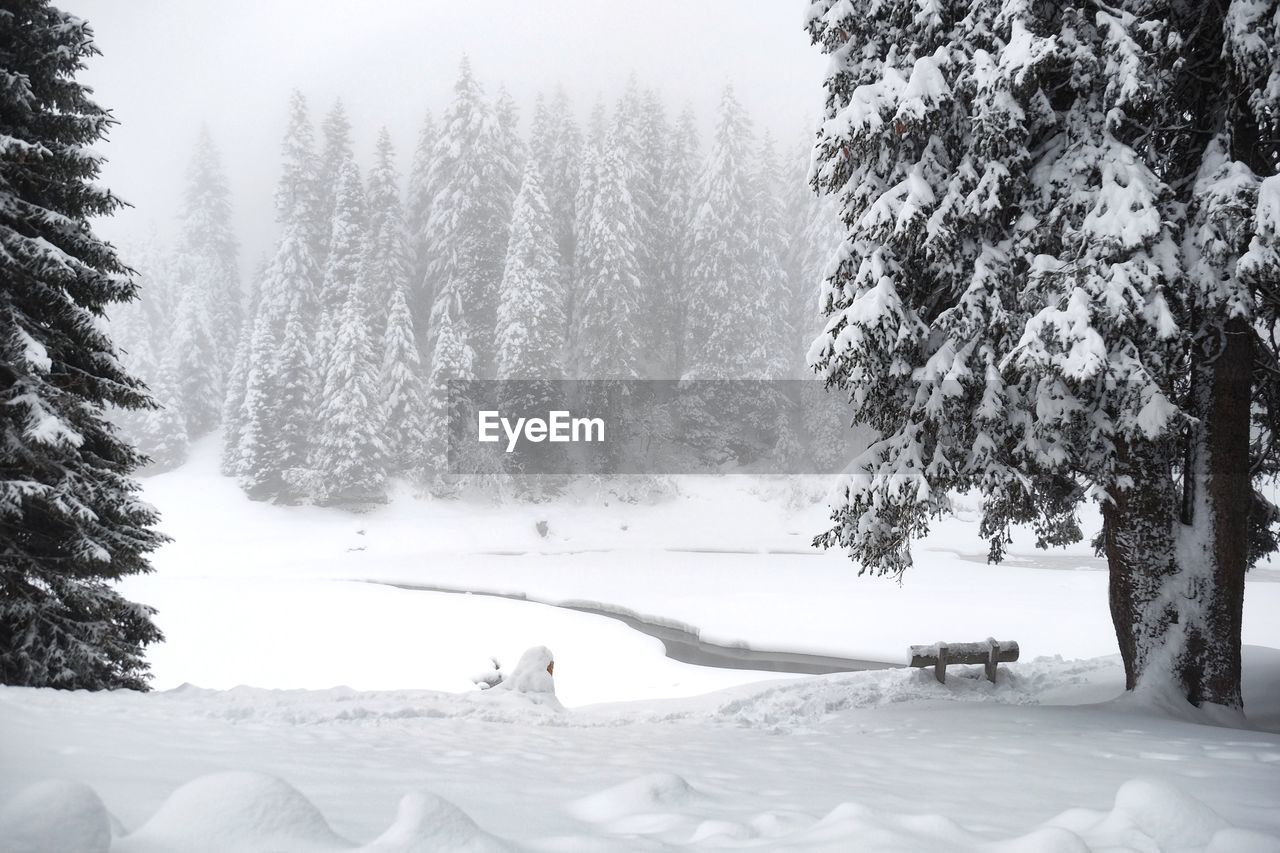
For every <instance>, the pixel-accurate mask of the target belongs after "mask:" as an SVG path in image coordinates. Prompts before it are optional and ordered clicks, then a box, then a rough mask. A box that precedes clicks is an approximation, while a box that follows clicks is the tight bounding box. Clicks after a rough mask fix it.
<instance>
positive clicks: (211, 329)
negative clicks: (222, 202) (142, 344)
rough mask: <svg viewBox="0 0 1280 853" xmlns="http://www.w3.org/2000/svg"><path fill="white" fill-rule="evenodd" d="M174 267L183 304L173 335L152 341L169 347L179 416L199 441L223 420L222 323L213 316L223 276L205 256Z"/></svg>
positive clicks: (179, 259) (180, 261) (188, 258)
mask: <svg viewBox="0 0 1280 853" xmlns="http://www.w3.org/2000/svg"><path fill="white" fill-rule="evenodd" d="M175 266H176V272H177V290H178V302H177V309H176V314H175V316H174V318H173V323H174V325H173V329H172V333H171V334H170V335H163V334H161V335H160V336H159V337H157V338H153V340H163V339H165V338H167V339H168V341H169V344H170V346H171V348H172V356H173V359H174V368H175V376H174V377H173V378H174V380H175V381H176V386H177V388H176V390H177V392H178V398H177V399H178V401H179V411H180V412H181V413H182V416H183V419H184V421H185V428H186V432H187V434H188V435H190V436H191V437H192V438H199V437H200V436H202V435H204V434H206V433H208V432H209V431H210V430H212V429H214V428H215V427H217V425H218V420H219V418H220V416H221V414H222V400H223V396H224V395H223V383H222V372H221V370H219V360H220V358H221V355H220V353H219V347H218V344H217V340H216V331H215V330H216V329H217V326H218V322H219V321H218V320H217V316H216V314H215V312H214V310H213V305H214V302H215V301H217V299H215V297H214V294H213V293H212V292H211V291H212V290H213V288H214V286H215V283H216V282H217V280H218V278H219V275H220V272H221V270H220V267H219V265H218V264H217V262H216V260H215V259H214V258H212V257H210V256H208V255H205V254H191V255H188V254H180V255H179V256H178V257H177V260H176V264H175ZM220 298H225V295H224V296H223V297H220ZM219 313H220V312H219Z"/></svg>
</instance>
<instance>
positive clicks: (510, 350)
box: [496, 160, 565, 379]
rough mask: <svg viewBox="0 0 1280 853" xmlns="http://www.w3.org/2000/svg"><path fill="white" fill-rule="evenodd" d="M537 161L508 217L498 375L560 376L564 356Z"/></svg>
mask: <svg viewBox="0 0 1280 853" xmlns="http://www.w3.org/2000/svg"><path fill="white" fill-rule="evenodd" d="M558 254H559V253H558V251H557V247H556V241H555V233H554V230H553V222H552V219H551V210H550V208H549V207H548V206H547V200H546V197H545V196H544V195H543V193H542V179H541V176H540V175H539V173H538V165H537V163H536V162H535V161H534V160H530V161H529V165H528V166H527V167H526V168H525V173H524V181H523V183H522V184H521V186H520V194H519V195H518V196H516V203H515V213H514V215H513V216H512V220H511V240H510V243H509V245H508V247H507V260H506V265H505V267H504V270H503V274H502V291H501V302H500V303H499V306H498V329H497V337H496V342H497V347H498V376H499V378H502V379H520V378H523V379H559V378H560V377H561V375H562V371H563V360H564V332H565V320H564V312H563V310H562V308H561V302H560V296H561V293H562V291H561V288H560V285H559V281H558V279H559V275H560V262H559V257H558Z"/></svg>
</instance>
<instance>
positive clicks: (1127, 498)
mask: <svg viewBox="0 0 1280 853" xmlns="http://www.w3.org/2000/svg"><path fill="white" fill-rule="evenodd" d="M1219 328H1220V329H1221V334H1220V335H1219V336H1218V338H1217V341H1216V342H1212V343H1210V345H1209V346H1210V347H1211V351H1208V352H1200V351H1198V352H1197V353H1196V354H1195V356H1194V358H1195V361H1196V362H1197V363H1196V364H1195V367H1194V371H1193V376H1194V377H1195V379H1194V382H1195V387H1194V388H1193V390H1192V401H1193V409H1194V414H1195V415H1196V416H1197V418H1198V419H1199V420H1198V423H1196V424H1195V425H1193V427H1192V429H1191V434H1190V436H1189V438H1188V441H1189V443H1190V453H1189V454H1188V459H1189V464H1188V465H1187V466H1186V470H1184V471H1183V489H1184V490H1185V493H1184V494H1180V493H1179V489H1178V483H1177V482H1176V481H1175V479H1174V476H1173V472H1172V467H1171V465H1170V461H1171V460H1172V459H1173V458H1175V453H1174V452H1173V451H1172V449H1171V448H1168V447H1164V446H1160V445H1141V446H1137V445H1135V446H1127V447H1123V448H1121V451H1120V453H1119V456H1120V458H1121V459H1122V460H1123V462H1124V463H1125V467H1126V468H1127V470H1128V473H1129V474H1130V475H1131V476H1132V478H1133V483H1132V485H1131V486H1130V487H1129V488H1127V489H1123V490H1119V489H1117V490H1115V492H1114V493H1113V495H1112V498H1113V499H1112V501H1111V502H1109V503H1107V504H1106V505H1104V506H1103V513H1102V515H1103V539H1102V544H1103V552H1104V553H1105V555H1106V557H1107V565H1108V569H1109V571H1110V585H1109V594H1110V604H1111V618H1112V622H1113V624H1114V625H1115V629H1116V639H1117V641H1118V642H1119V646H1120V655H1121V658H1122V659H1123V661H1124V667H1125V687H1126V688H1127V689H1129V690H1136V689H1140V688H1142V687H1144V686H1146V687H1151V688H1153V689H1156V690H1159V689H1162V687H1164V686H1166V685H1167V686H1171V687H1172V688H1173V689H1175V690H1176V691H1177V692H1178V693H1179V694H1180V695H1181V696H1183V697H1184V698H1185V699H1186V700H1187V701H1188V702H1190V703H1191V704H1193V705H1197V706H1199V705H1205V704H1213V705H1224V706H1227V707H1230V708H1242V707H1243V700H1242V696H1241V690H1240V630H1241V614H1242V611H1243V607H1244V586H1245V571H1246V569H1247V568H1248V564H1249V552H1248V549H1249V537H1248V531H1249V511H1250V506H1251V502H1252V482H1251V477H1250V469H1249V414H1250V408H1249V400H1250V391H1251V385H1250V382H1251V375H1250V368H1251V365H1252V361H1253V352H1252V335H1251V333H1250V329H1249V326H1248V323H1247V322H1246V321H1244V320H1243V319H1240V318H1232V319H1230V320H1227V321H1226V322H1225V323H1223V324H1221V325H1220V326H1219Z"/></svg>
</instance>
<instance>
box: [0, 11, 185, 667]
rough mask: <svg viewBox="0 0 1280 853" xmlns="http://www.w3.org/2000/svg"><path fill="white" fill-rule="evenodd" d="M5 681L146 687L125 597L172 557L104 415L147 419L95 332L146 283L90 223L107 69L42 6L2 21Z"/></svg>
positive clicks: (134, 457) (0, 623) (133, 387)
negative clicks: (101, 81)
mask: <svg viewBox="0 0 1280 853" xmlns="http://www.w3.org/2000/svg"><path fill="white" fill-rule="evenodd" d="M0 45H3V47H2V48H0V52H3V55H4V68H5V72H6V73H5V81H4V85H3V86H0V137H3V138H4V139H5V144H4V146H3V147H2V148H0V272H2V274H3V280H4V287H3V288H0V424H2V425H3V426H2V427H0V429H2V430H3V434H4V441H3V442H0V448H2V449H0V682H2V683H4V684H16V685H27V686H33V687H60V688H70V689H93V690H97V689H103V688H117V687H127V688H135V689H145V687H146V678H147V671H148V668H147V663H146V661H145V659H144V658H143V651H144V649H145V647H146V646H147V645H148V644H150V643H153V642H156V641H158V640H160V639H161V635H160V632H159V630H158V629H157V628H156V627H155V625H154V624H153V623H152V621H151V616H152V613H153V612H154V611H152V610H151V608H149V607H145V606H143V605H140V604H135V603H132V602H129V601H126V600H125V599H124V598H123V597H122V596H121V595H120V593H119V592H117V591H116V589H115V587H114V585H113V584H114V582H115V581H118V580H119V579H121V578H123V577H127V576H129V575H134V574H138V573H140V572H146V571H149V570H150V567H149V565H148V563H147V560H146V555H147V553H148V552H150V551H152V550H154V549H155V548H156V547H157V546H158V545H160V544H161V543H162V542H163V541H164V537H163V536H161V535H160V534H159V533H157V532H156V531H155V529H154V528H153V525H154V523H155V521H156V512H155V510H154V509H152V508H151V507H150V506H149V505H147V504H146V503H144V502H143V501H141V500H140V499H139V497H138V494H137V485H136V484H135V483H134V482H133V481H132V480H131V479H130V476H129V475H130V473H131V472H132V471H134V470H135V469H136V468H137V467H138V466H139V465H140V464H141V463H142V461H143V459H142V457H141V456H140V455H139V454H138V453H137V451H135V450H134V449H133V448H131V447H129V446H128V445H127V444H125V443H124V442H123V441H122V440H121V439H120V437H119V435H118V434H117V432H116V431H115V429H114V428H113V427H112V426H111V425H110V424H109V422H108V421H107V417H106V411H105V409H106V408H107V407H108V406H116V407H119V408H121V409H125V410H133V409H140V408H145V407H147V406H148V405H151V403H150V401H149V399H148V397H147V395H146V393H145V389H144V388H143V386H142V384H141V383H140V382H139V381H138V380H137V379H135V378H134V377H132V376H130V375H129V374H128V373H127V372H126V371H125V370H124V368H123V367H122V366H121V364H120V360H119V358H118V357H117V354H116V351H115V348H114V346H113V345H112V342H111V340H110V338H109V337H108V336H107V334H106V332H105V331H104V325H103V324H102V323H100V322H99V320H100V318H101V317H102V316H103V314H104V312H106V311H107V310H108V309H109V308H110V306H112V305H115V304H117V303H120V302H124V301H127V300H130V299H133V298H134V297H135V296H136V284H135V283H134V282H133V281H132V279H131V278H130V276H129V270H128V269H127V268H126V267H125V265H124V264H123V263H122V262H121V261H120V259H119V258H118V257H117V255H116V252H115V250H114V249H113V248H112V247H111V246H110V245H109V244H108V243H105V242H103V241H101V240H99V239H98V238H97V237H96V236H95V235H94V233H93V230H92V228H91V227H90V219H91V218H95V217H100V216H107V215H110V214H111V213H112V212H113V211H115V210H116V209H118V208H119V207H120V206H121V202H120V200H119V199H117V198H116V197H115V196H113V195H111V194H110V193H109V192H108V191H106V190H105V189H103V188H101V187H100V186H99V185H98V184H97V183H96V179H97V177H98V172H99V169H100V167H101V163H102V157H101V155H99V154H96V153H94V151H93V146H94V145H95V144H96V143H98V142H100V141H101V140H102V139H103V138H104V136H105V134H106V132H107V130H108V128H109V127H110V125H111V123H112V119H111V117H110V114H109V113H108V112H107V111H105V110H103V109H102V108H101V107H99V106H98V105H97V104H95V103H94V102H93V101H92V100H90V98H89V91H88V90H87V89H86V88H85V87H84V86H82V85H81V84H79V83H77V82H76V80H75V75H76V74H77V72H79V71H80V70H81V69H82V68H83V67H84V63H85V60H86V59H87V58H88V57H90V56H93V55H95V54H96V53H97V49H96V47H95V46H94V43H93V34H92V31H91V30H90V29H89V27H88V26H87V25H86V24H85V23H84V22H82V21H80V20H78V19H77V18H74V17H72V16H70V15H67V14H65V13H63V12H61V11H59V10H58V9H56V8H54V7H52V6H50V5H49V4H48V3H47V2H43V1H42V0H13V1H12V2H10V3H8V4H7V7H6V9H5V12H4V13H3V14H0Z"/></svg>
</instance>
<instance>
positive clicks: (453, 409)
mask: <svg viewBox="0 0 1280 853" xmlns="http://www.w3.org/2000/svg"><path fill="white" fill-rule="evenodd" d="M457 310H458V306H457V305H456V304H453V303H445V304H442V305H441V306H440V310H439V312H438V314H437V318H436V328H437V331H436V337H435V345H434V347H433V348H432V350H431V371H430V373H429V374H428V376H427V466H428V468H429V469H430V470H431V471H432V472H434V473H435V474H436V475H437V476H443V475H445V474H446V473H447V472H448V468H449V455H448V452H449V427H450V422H451V419H452V420H454V421H457V419H459V418H464V417H465V413H464V412H461V411H459V410H458V404H457V403H456V401H453V400H451V399H450V397H449V382H450V381H451V380H468V379H474V378H475V367H474V365H475V355H474V353H472V351H471V347H469V346H468V345H467V342H466V339H465V338H464V337H463V336H462V335H460V334H459V333H458V329H457V326H456V324H455V323H454V322H453V315H454V313H455V312H457Z"/></svg>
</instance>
